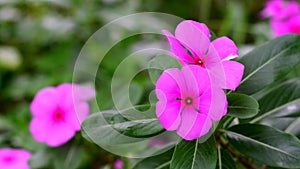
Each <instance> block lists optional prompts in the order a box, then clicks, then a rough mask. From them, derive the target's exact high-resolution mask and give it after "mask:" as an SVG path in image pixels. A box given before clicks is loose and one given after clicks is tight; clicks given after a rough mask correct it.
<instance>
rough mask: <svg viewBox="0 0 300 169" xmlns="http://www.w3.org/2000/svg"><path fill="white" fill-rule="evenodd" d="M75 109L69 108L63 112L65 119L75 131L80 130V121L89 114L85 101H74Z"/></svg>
mask: <svg viewBox="0 0 300 169" xmlns="http://www.w3.org/2000/svg"><path fill="white" fill-rule="evenodd" d="M74 108H75V109H70V110H68V111H66V113H65V121H66V123H68V124H69V125H70V126H72V127H73V129H74V130H75V131H79V130H80V125H81V123H82V121H83V120H84V119H85V118H86V117H87V116H88V115H89V111H90V109H89V105H88V103H86V102H76V103H75V107H74Z"/></svg>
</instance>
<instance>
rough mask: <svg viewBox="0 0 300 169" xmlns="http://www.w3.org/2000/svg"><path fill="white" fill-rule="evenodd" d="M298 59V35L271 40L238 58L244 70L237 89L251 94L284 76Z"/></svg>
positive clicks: (299, 43) (299, 58) (299, 47)
mask: <svg viewBox="0 0 300 169" xmlns="http://www.w3.org/2000/svg"><path fill="white" fill-rule="evenodd" d="M299 61H300V36H299V35H295V34H290V35H285V36H281V37H278V38H276V39H274V40H271V41H269V42H267V43H265V44H263V45H261V46H259V47H257V48H255V49H254V50H253V51H251V52H249V53H248V54H246V55H244V56H243V57H241V58H240V60H239V62H240V63H242V64H244V65H245V71H244V76H243V79H242V81H241V83H240V86H239V87H238V89H237V91H238V92H240V93H245V94H253V93H255V92H257V91H259V90H260V89H262V88H264V87H266V86H267V85H269V84H271V83H273V82H274V81H276V80H279V79H281V78H282V77H284V76H285V75H286V74H287V73H288V72H289V71H290V70H292V69H293V68H294V67H295V66H296V65H297V64H298V63H299Z"/></svg>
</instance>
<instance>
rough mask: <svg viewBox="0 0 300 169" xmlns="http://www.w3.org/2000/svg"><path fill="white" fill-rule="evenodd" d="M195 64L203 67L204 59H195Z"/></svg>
mask: <svg viewBox="0 0 300 169" xmlns="http://www.w3.org/2000/svg"><path fill="white" fill-rule="evenodd" d="M196 65H198V66H201V67H204V61H203V60H202V59H198V60H196Z"/></svg>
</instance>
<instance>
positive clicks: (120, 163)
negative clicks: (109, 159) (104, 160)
mask: <svg viewBox="0 0 300 169" xmlns="http://www.w3.org/2000/svg"><path fill="white" fill-rule="evenodd" d="M123 166H124V162H123V161H122V160H120V159H117V160H116V161H115V163H114V167H115V169H122V168H123Z"/></svg>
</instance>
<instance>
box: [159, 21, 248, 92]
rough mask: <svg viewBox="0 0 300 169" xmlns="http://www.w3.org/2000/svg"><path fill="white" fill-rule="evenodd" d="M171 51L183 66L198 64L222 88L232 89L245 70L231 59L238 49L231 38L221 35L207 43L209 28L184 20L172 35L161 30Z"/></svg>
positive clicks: (237, 83) (208, 40) (235, 55)
mask: <svg viewBox="0 0 300 169" xmlns="http://www.w3.org/2000/svg"><path fill="white" fill-rule="evenodd" d="M163 32H164V34H165V35H166V36H167V38H168V40H169V43H170V47H171V53H172V55H173V56H175V57H176V58H177V59H178V60H179V61H180V62H181V63H182V64H183V65H186V64H188V65H198V66H199V67H201V68H204V69H207V70H208V73H209V75H210V76H211V80H214V83H216V84H219V85H220V87H222V88H224V89H231V90H235V89H236V87H237V86H238V85H239V84H240V81H241V79H242V76H243V73H244V65H242V64H240V63H238V62H236V61H231V60H230V59H233V58H235V57H237V56H238V48H237V47H236V45H235V44H234V42H233V41H232V40H230V39H229V38H227V37H220V38H217V39H215V40H214V41H212V42H210V37H211V35H210V31H209V29H208V27H207V26H206V25H205V24H203V23H199V22H195V21H191V20H186V21H183V22H181V23H179V24H178V25H177V27H176V30H175V36H173V35H172V34H171V33H170V32H168V31H166V30H164V31H163Z"/></svg>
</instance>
